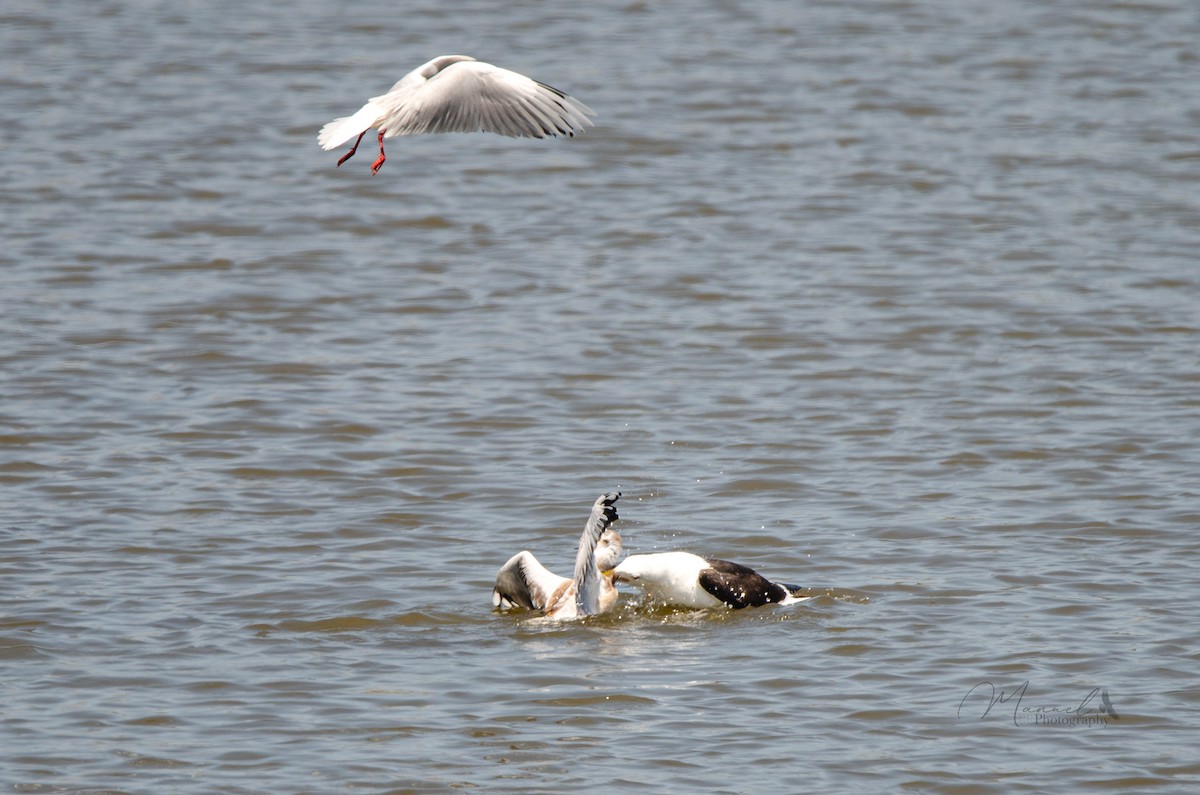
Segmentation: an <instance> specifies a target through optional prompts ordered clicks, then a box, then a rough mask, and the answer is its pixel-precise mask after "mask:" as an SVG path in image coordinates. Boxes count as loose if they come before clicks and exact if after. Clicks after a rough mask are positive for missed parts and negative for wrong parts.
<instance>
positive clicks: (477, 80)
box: [317, 55, 596, 174]
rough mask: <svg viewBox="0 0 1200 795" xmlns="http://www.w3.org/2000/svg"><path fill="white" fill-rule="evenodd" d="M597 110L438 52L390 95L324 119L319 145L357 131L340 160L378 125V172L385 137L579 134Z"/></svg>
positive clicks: (541, 85)
mask: <svg viewBox="0 0 1200 795" xmlns="http://www.w3.org/2000/svg"><path fill="white" fill-rule="evenodd" d="M595 115H596V114H595V113H594V112H593V111H592V109H591V108H589V107H588V106H587V105H584V104H583V103H582V102H580V101H579V100H577V99H575V98H574V97H572V96H569V95H567V94H565V93H563V92H562V91H559V90H558V89H557V88H553V87H551V86H548V85H546V84H545V83H539V82H537V81H536V80H531V79H530V78H528V77H525V75H520V74H517V73H516V72H510V71H509V70H507V69H501V68H500V67H498V66H492V65H491V64H490V63H484V62H483V61H477V60H475V59H474V58H472V57H471V56H469V55H441V56H438V57H437V58H434V59H433V60H432V61H430V62H429V63H427V64H424V65H423V66H419V67H417V68H416V69H414V70H413V71H411V72H409V73H408V74H406V75H405V76H404V77H402V78H401V79H400V80H399V81H398V82H397V83H396V84H395V85H394V86H392V88H391V90H390V91H388V92H387V93H386V94H382V95H380V96H378V97H372V98H371V99H370V100H369V101H368V102H367V104H366V105H363V106H362V108H361V109H360V110H359V111H358V112H357V113H355V114H354V115H353V116H345V117H343V118H340V119H334V120H333V121H331V122H329V124H326V125H325V126H324V127H322V128H321V132H320V133H319V134H318V135H317V143H319V144H320V145H321V148H322V149H325V150H326V151H328V150H330V149H333V148H335V147H337V146H340V145H342V144H344V143H345V142H346V141H349V140H350V139H351V138H354V137H355V136H358V137H357V138H355V141H354V146H352V147H350V151H349V152H347V153H346V154H344V155H342V158H341V159H340V160H338V162H337V164H338V165H339V166H340V165H341V164H342V163H345V162H346V161H347V160H349V159H350V158H351V157H353V156H354V153H355V152H357V151H358V145H359V143H360V142H361V141H362V138H363V136H364V135H366V134H367V130H370V129H371V128H372V127H374V128H375V129H377V130H378V131H379V157H378V158H377V159H376V160H375V162H374V163H372V164H371V173H372V174H376V173H378V172H379V168H380V166H382V165H383V163H384V161H385V160H386V159H387V158H386V157H385V156H384V154H383V139H384V138H391V137H393V136H396V135H420V134H422V133H448V132H491V133H497V134H499V135H507V136H509V137H511V138H545V137H546V136H548V135H549V136H559V135H575V134H576V133H581V132H583V131H584V129H585V128H586V127H590V126H593V122H592V120H591V118H590V117H592V116H595Z"/></svg>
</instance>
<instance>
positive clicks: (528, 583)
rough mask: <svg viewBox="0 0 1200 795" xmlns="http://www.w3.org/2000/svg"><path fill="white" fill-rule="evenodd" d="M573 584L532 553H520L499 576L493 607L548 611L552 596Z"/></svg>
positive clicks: (498, 573) (514, 556)
mask: <svg viewBox="0 0 1200 795" xmlns="http://www.w3.org/2000/svg"><path fill="white" fill-rule="evenodd" d="M569 582H570V580H568V579H567V578H566V577H559V576H558V575H557V574H555V573H554V572H552V571H550V570H549V569H547V568H546V567H545V566H543V565H542V564H541V563H539V562H538V559H537V558H535V557H534V556H533V553H532V552H524V551H523V552H518V553H517V554H515V555H513V556H512V557H511V558H509V559H508V562H507V563H505V564H504V565H503V566H501V567H500V571H499V572H497V573H496V587H495V588H493V589H492V606H493V607H499V608H501V609H502V610H506V609H508V608H510V607H523V608H525V609H526V610H545V609H546V605H547V604H548V603H549V601H550V597H551V596H553V595H554V593H555V592H556V591H557V590H558V589H559V588H561V587H562V586H563V585H565V584H567V583H569Z"/></svg>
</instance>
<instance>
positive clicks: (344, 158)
mask: <svg viewBox="0 0 1200 795" xmlns="http://www.w3.org/2000/svg"><path fill="white" fill-rule="evenodd" d="M367 129H368V130H369V129H370V127H368V128H367ZM366 134H367V130H363V131H362V132H360V133H359V134H358V140H357V141H355V142H354V146H352V147H350V151H349V152H347V153H346V154H344V155H342V159H341V160H339V161H338V165H339V166H340V165H341V164H342V163H345V162H346V161H347V160H349V159H350V158H352V157H354V153H355V152H357V151H358V145H359V143H360V142H361V141H362V137H363V136H364V135H366Z"/></svg>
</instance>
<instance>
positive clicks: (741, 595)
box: [698, 558, 788, 608]
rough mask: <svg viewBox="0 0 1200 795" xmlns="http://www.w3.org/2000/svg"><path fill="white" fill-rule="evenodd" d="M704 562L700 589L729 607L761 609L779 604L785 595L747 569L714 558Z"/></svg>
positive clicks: (768, 581) (760, 576)
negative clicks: (706, 563) (772, 604)
mask: <svg viewBox="0 0 1200 795" xmlns="http://www.w3.org/2000/svg"><path fill="white" fill-rule="evenodd" d="M705 560H707V561H708V565H709V568H707V569H704V570H703V571H701V572H700V576H699V578H698V579H699V582H700V587H701V588H703V589H704V590H706V591H708V592H709V593H710V594H712V595H713V596H715V597H716V598H718V599H720V600H721V601H722V602H724V603H725V604H727V605H729V606H730V607H734V608H742V607H761V606H763V605H765V604H770V603H772V602H778V601H781V600H783V599H785V598H786V597H787V595H788V592H787V589H785V588H784V587H783V586H782V585H776V584H775V583H773V582H771V581H770V580H768V579H767V578H766V577H764V576H762V575H761V574H759V573H758V572H756V571H755V570H754V569H751V568H749V567H747V566H743V565H741V564H739V563H731V562H730V561H728V560H717V559H716V558H706V559H705Z"/></svg>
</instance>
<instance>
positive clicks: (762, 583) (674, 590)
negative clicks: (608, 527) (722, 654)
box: [613, 552, 812, 609]
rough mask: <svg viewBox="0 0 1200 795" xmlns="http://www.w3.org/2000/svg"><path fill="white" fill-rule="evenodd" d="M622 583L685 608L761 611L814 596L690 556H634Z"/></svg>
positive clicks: (623, 567) (621, 570) (619, 577)
mask: <svg viewBox="0 0 1200 795" xmlns="http://www.w3.org/2000/svg"><path fill="white" fill-rule="evenodd" d="M613 573H614V575H615V579H616V581H617V582H627V583H630V584H632V585H636V586H638V587H639V588H641V589H642V590H643V591H644V592H645V594H646V597H647V598H648V599H649V600H651V601H653V602H659V603H661V604H664V605H678V606H680V607H692V608H701V609H702V608H711V607H722V606H724V607H732V608H742V607H761V606H762V605H767V604H773V603H775V604H781V605H787V604H794V603H796V602H803V601H806V600H807V599H810V598H812V597H809V596H805V595H804V593H803V591H802V590H801V588H800V587H799V586H796V585H786V584H784V583H778V582H771V581H770V580H768V579H767V578H766V577H763V576H762V575H761V574H759V573H758V572H756V571H754V570H753V569H750V568H747V567H746V566H742V565H739V564H737V563H730V562H729V561H727V560H718V559H716V558H702V557H700V556H699V555H693V554H692V553H690V552H657V553H654V554H649V555H630V556H629V557H627V558H625V560H623V561H621V564H620V565H619V566H617V567H616V569H615V570H614V572H613Z"/></svg>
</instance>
